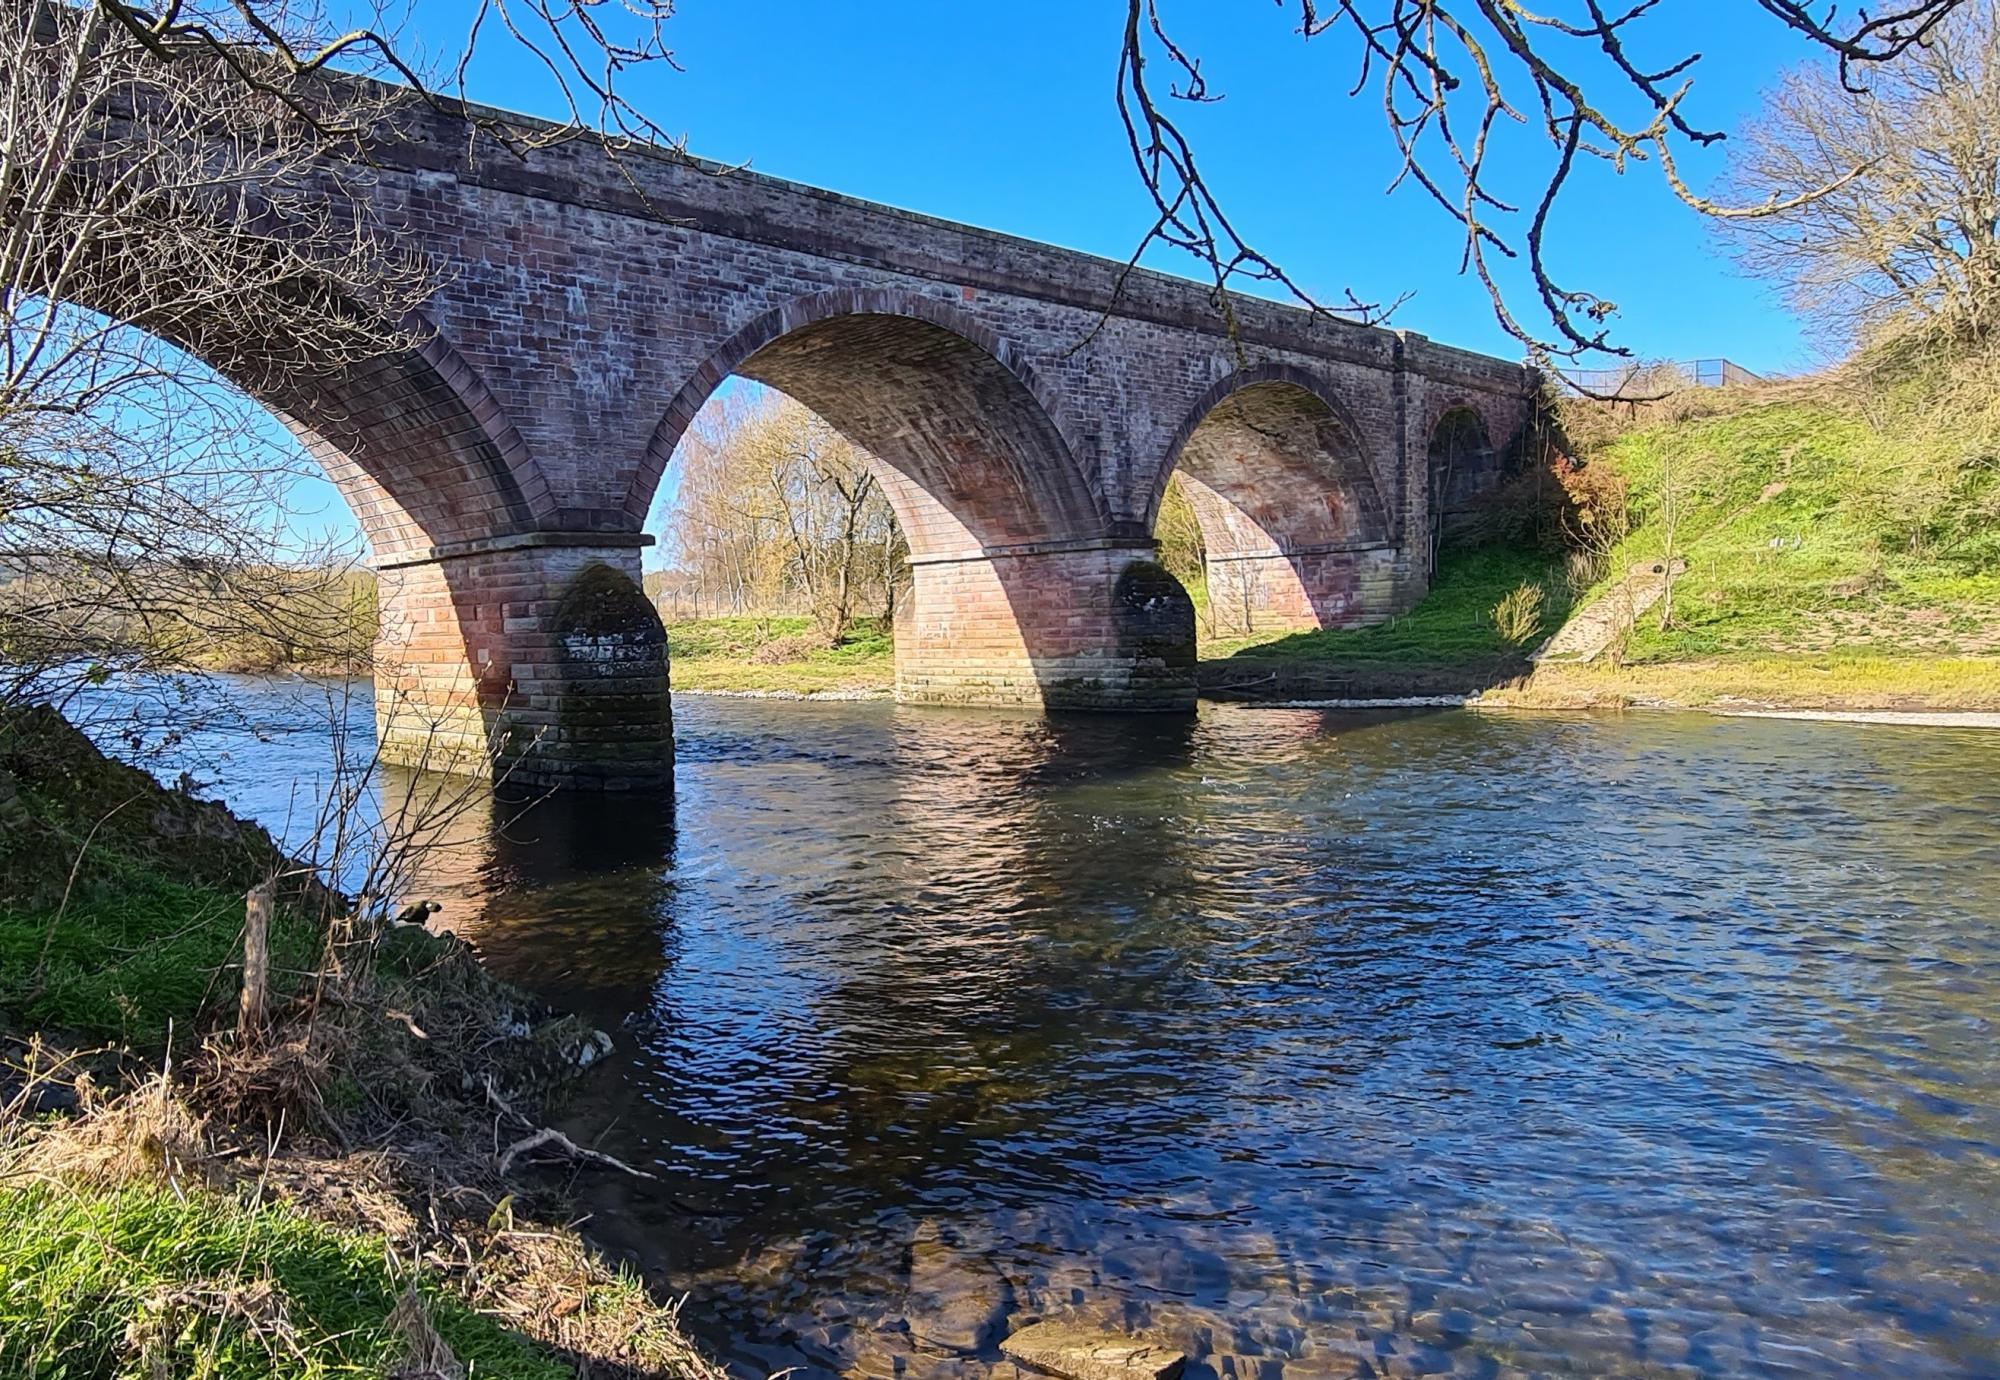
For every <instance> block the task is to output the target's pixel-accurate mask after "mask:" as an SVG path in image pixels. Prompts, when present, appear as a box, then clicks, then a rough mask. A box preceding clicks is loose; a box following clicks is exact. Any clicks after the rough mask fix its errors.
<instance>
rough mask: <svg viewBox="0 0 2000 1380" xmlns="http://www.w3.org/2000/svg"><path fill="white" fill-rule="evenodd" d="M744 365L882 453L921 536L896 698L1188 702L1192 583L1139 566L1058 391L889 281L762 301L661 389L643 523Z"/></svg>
mask: <svg viewBox="0 0 2000 1380" xmlns="http://www.w3.org/2000/svg"><path fill="white" fill-rule="evenodd" d="M732 374H735V375H738V376H741V377H744V378H749V379H753V380H756V381H757V382H760V383H764V384H768V385H770V386H771V387H774V388H776V389H778V390H780V391H781V392H784V393H786V394H788V395H789V396H791V397H792V398H794V399H796V400H797V401H798V402H800V403H802V404H804V405H805V406H806V407H808V408H811V409H812V410H813V411H814V412H817V413H818V414H819V415H820V416H822V417H824V418H825V419H826V420H827V421H828V422H829V423H830V424H831V425H832V426H833V427H834V428H835V429H837V430H838V431H840V432H841V433H842V434H843V435H845V436H846V437H847V438H848V439H849V440H850V441H852V442H853V443H854V444H855V445H856V446H857V447H859V448H860V449H861V450H862V451H864V452H866V453H867V454H868V455H869V456H871V457H872V458H873V460H874V462H875V463H876V465H877V466H878V467H879V468H878V473H879V474H880V476H881V478H882V481H883V488H884V490H885V492H886V494H887V496H888V498H889V501H890V504H891V506H892V507H893V508H894V509H895V512H896V517H897V520H898V522H899V523H900V524H901V525H902V529H903V534H904V537H905V538H906V539H907V541H908V544H909V563H910V570H911V588H910V596H909V598H907V599H905V600H900V601H899V602H898V606H897V616H896V630H895V645H896V686H897V694H898V697H899V698H900V699H903V700H906V701H921V702H931V703H953V704H986V705H1038V706H1044V707H1062V708H1102V707H1115V708H1131V709H1148V708H1157V709H1174V710H1185V709H1188V708H1191V707H1192V706H1193V702H1194V682H1193V646H1194V629H1193V613H1192V609H1191V607H1190V606H1189V605H1188V603H1187V598H1186V595H1185V593H1184V592H1183V593H1181V594H1180V598H1179V599H1178V601H1176V600H1174V599H1172V598H1169V597H1167V596H1166V595H1164V594H1162V593H1160V592H1159V591H1157V590H1155V589H1154V588H1153V587H1152V585H1151V584H1148V583H1147V581H1146V580H1145V578H1144V575H1145V573H1146V572H1144V571H1134V570H1133V569H1132V567H1133V566H1134V565H1135V564H1138V565H1144V564H1145V563H1146V558H1147V557H1149V556H1150V554H1151V553H1150V543H1149V542H1147V541H1145V540H1144V539H1143V538H1140V537H1136V536H1133V535H1130V534H1120V533H1118V532H1117V531H1116V530H1115V529H1114V526H1113V524H1112V522H1111V520H1110V518H1109V505H1108V500H1107V499H1106V497H1105V496H1104V495H1103V494H1102V493H1101V492H1100V490H1099V487H1098V486H1097V485H1096V484H1095V483H1093V482H1092V478H1091V476H1090V474H1089V473H1088V472H1087V470H1086V469H1085V467H1084V465H1083V464H1082V463H1080V461H1079V458H1078V450H1077V448H1076V446H1075V445H1074V444H1073V443H1072V439H1071V438H1072V437H1073V436H1074V435H1075V434H1076V433H1075V431H1074V428H1073V427H1070V426H1068V425H1067V424H1066V422H1065V420H1064V417H1065V414H1064V411H1063V409H1062V407H1061V405H1060V403H1059V402H1058V400H1057V398H1056V396H1055V394H1054V393H1052V392H1051V391H1050V390H1049V389H1047V388H1045V387H1044V386H1043V384H1042V382H1041V380H1039V379H1038V378H1037V377H1036V374H1035V372H1034V370H1033V369H1032V368H1030V367H1029V366H1028V365H1027V363H1026V362H1025V361H1024V360H1023V359H1022V358H1021V357H1020V355H1019V354H1018V352H1016V351H1015V350H1014V349H1013V348H1011V347H1010V346H1009V345H1008V343H1007V342H1006V341H1004V340H1002V339H1000V338H999V337H998V336H997V335H995V334H994V333H993V332H992V331H991V330H990V329H988V328H987V327H985V326H983V325H982V324H981V323H979V322H978V321H976V320H974V319H972V318H971V317H969V316H968V315H967V314H966V313H965V312H963V311H961V310H960V309H958V308H957V307H954V306H952V305H950V304H948V303H945V302H942V301H939V300H938V299H936V298H934V297H927V296H924V295H922V294H917V293H909V292H901V291H892V290H887V289H853V288H844V289H839V290H836V291H832V292H825V293H820V294H817V295H815V296H811V297H805V298H800V299H798V300H796V301H793V302H791V303H788V304H786V305H785V306H783V307H780V308H778V309H777V310H775V311H770V312H766V313H764V314H763V315H762V316H760V317H758V318H757V319H756V320H754V321H752V322H750V323H749V324H748V325H745V326H743V327H742V328H741V329H739V330H738V331H737V332H736V333H735V334H734V335H732V336H731V337H730V338H729V339H728V340H727V341H725V342H723V343H722V344H721V345H720V346H718V347H716V349H715V350H714V351H713V352H712V353H711V354H710V356H709V358H708V359H707V360H706V361H705V362H704V363H703V364H702V365H701V366H700V367H699V368H697V369H696V371H695V372H694V375H693V376H692V377H691V378H689V379H688V381H687V382H686V383H685V384H684V385H683V386H682V388H681V390H680V392H679V393H678V394H677V395H676V396H675V398H674V399H673V401H672V402H671V403H670V404H669V406H668V408H667V412H666V415H665V416H664V418H663V419H662V420H661V422H660V423H659V425H658V426H657V427H656V428H655V430H654V433H653V436H652V438H651V441H650V442H649V444H648V446H647V451H646V461H645V464H644V466H643V467H642V470H641V473H640V474H639V476H638V478H637V479H636V481H635V482H634V484H633V486H632V488H631V490H630V491H629V492H628V494H627V497H626V501H625V509H624V511H625V514H626V516H627V517H628V518H629V519H631V520H633V521H635V522H636V521H638V520H642V519H643V515H644V514H645V512H646V510H647V508H648V506H649V505H650V502H651V498H652V494H653V490H654V488H655V487H656V485H657V483H658V481H659V479H660V477H661V475H662V474H663V473H664V472H665V468H666V465H667V464H668V462H669V458H670V457H671V455H672V453H673V450H674V447H675V445H676V444H678V442H679V440H680V438H681V437H682V435H683V434H685V432H686V430H687V428H688V426H689V425H690V424H692V422H693V420H694V418H695V415H696V413H697V412H698V411H699V409H700V408H701V406H702V405H703V404H704V403H705V402H706V401H707V400H708V398H709V397H710V396H711V395H712V394H713V393H714V392H715V390H716V389H717V388H718V387H720V386H721V384H722V382H723V381H724V380H725V379H726V378H728V377H729V376H730V375H732ZM1168 583H1171V579H1170V578H1169V580H1168ZM1175 589H1176V590H1178V586H1176V587H1175Z"/></svg>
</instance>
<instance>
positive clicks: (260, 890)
mask: <svg viewBox="0 0 2000 1380" xmlns="http://www.w3.org/2000/svg"><path fill="white" fill-rule="evenodd" d="M244 900H245V905H244V913H243V1008H242V1010H241V1012H240V1013H239V1014H238V1016H237V1021H236V1035H237V1038H238V1039H240V1040H242V1041H243V1042H244V1043H246V1044H257V1043H259V1042H260V1041H262V1039H263V1038H264V1001H265V989H266V986H267V985H268V983H269V981H270V977H271V887H270V884H269V883H266V884H265V885H263V886H259V887H252V888H251V889H250V894H249V895H248V896H247V897H245V898H244Z"/></svg>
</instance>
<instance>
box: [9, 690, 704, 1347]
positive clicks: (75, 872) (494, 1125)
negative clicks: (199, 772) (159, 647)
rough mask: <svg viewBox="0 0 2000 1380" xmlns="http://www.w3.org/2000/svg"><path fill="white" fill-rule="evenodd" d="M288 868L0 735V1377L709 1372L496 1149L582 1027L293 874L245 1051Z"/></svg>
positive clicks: (464, 957)
mask: <svg viewBox="0 0 2000 1380" xmlns="http://www.w3.org/2000/svg"><path fill="white" fill-rule="evenodd" d="M288 866H289V864H288V862H287V860H286V859H284V858H283V856H282V855H281V854H280V853H279V851H278V850H277V849H276V847H275V846H274V845H273V844H272V842H271V840H270V838H269V837H268V836H267V835H266V834H265V833H264V832H263V831H262V830H261V829H258V828H256V827H255V826H252V825H248V824H245V823H243V822H242V821H239V820H237V819H236V818H235V817H234V816H232V815H231V814H230V813H229V812H228V811H227V810H226V809H224V808H223V807H221V806H220V805H217V804H214V803H212V802H205V801H201V800H198V799H195V798H193V797H191V796H189V795H187V794H185V793H184V792H181V791H176V790H168V789H164V788H162V787H161V786H159V785H158V784H157V783H156V782H154V781H153V780H152V779H151V778H150V777H148V776H146V775H145V774H144V773H142V772H138V771H135V770H133V769H131V768H128V767H123V766H120V765H118V764H115V763H111V762H108V761H106V760H105V759H104V758H102V757H101V756H100V755H98V754H97V752H96V751H95V749H94V748H92V747H91V746H90V745H89V744H88V743H87V742H86V741H84V740H83V738H82V736H81V735H80V734H77V733H76V732H75V731H74V730H72V729H70V728H69V727H68V726H67V725H64V724H62V723H61V721H60V720H58V719H56V718H55V717H54V716H53V715H52V714H46V713H42V712H35V713H31V714H27V715H21V716H16V717H15V718H14V719H13V720H12V721H10V722H9V723H8V725H7V726H6V730H5V732H4V734H0V1281H4V1287H0V1372H4V1373H6V1374H8V1375H21V1376H27V1377H43V1376H47V1377H51V1378H53V1377H58V1376H64V1377H67V1376H75V1375H154V1374H158V1375H213V1376H231V1377H236V1376H242V1377H274V1378H275V1377H287V1378H289V1377H321V1376H332V1375H336V1374H371V1375H380V1374H396V1373H404V1374H425V1375H431V1374H438V1375H443V1374H464V1373H468V1372H469V1373H470V1374H473V1375H478V1376H489V1377H498V1378H500V1380H512V1378H513V1377H521V1378H522V1380H530V1378H532V1380H543V1378H544V1377H546V1380H557V1377H564V1376H572V1375H575V1374H576V1373H577V1372H578V1366H579V1364H582V1365H585V1366H589V1367H594V1369H593V1370H592V1371H591V1373H593V1374H598V1375H655V1376H667V1377H708V1376H712V1375H714V1374H715V1372H714V1371H713V1370H712V1369H711V1368H710V1367H709V1366H708V1365H707V1363H706V1362H704V1361H702V1360H701V1359H700V1357H699V1356H698V1355H697V1354H696V1353H695V1351H694V1349H693V1348H692V1347H691V1346H690V1345H689V1344H688V1343H687V1342H686V1340H685V1339H684V1338H683V1337H682V1335H681V1334H680V1332H679V1330H678V1327H677V1325H676V1322H675V1318H674V1314H673V1311H672V1309H670V1308H665V1307H661V1306H659V1305H657V1304H655V1303H654V1302H653V1301H652V1300H651V1299H650V1298H649V1297H648V1296H647V1294H646V1292H645V1290H644V1289H643V1288H642V1287H641V1286H640V1285H639V1284H638V1283H636V1282H635V1281H633V1280H630V1279H628V1278H624V1277H622V1276H619V1275H618V1274H616V1273H615V1272H613V1271H612V1270H610V1269H609V1268H608V1267H606V1266H605V1265H604V1264H603V1263H602V1262H601V1261H599V1260H598V1259H597V1257H596V1256H595V1255H594V1254H592V1252H591V1251H590V1250H589V1248H588V1247H587V1246H586V1245H585V1244H584V1243H583V1242H582V1241H581V1240H580V1239H579V1238H578V1237H576V1236H575V1234H574V1233H573V1232H571V1231H570V1230H569V1229H568V1228H567V1227H566V1226H565V1225H564V1223H565V1221H566V1220H567V1219H566V1216H565V1214H564V1212H563V1210H562V1206H561V1204H560V1202H559V1201H557V1200H556V1199H554V1198H552V1197H550V1196H548V1195H547V1194H546V1193H545V1192H544V1191H543V1190H542V1189H541V1187H540V1186H539V1185H538V1184H537V1183H536V1182H535V1181H534V1180H533V1179H532V1178H530V1179H528V1180H526V1181H520V1180H519V1170H518V1169H516V1170H515V1171H514V1174H515V1177H514V1178H513V1179H510V1178H509V1177H508V1175H507V1173H506V1172H505V1167H504V1166H502V1165H501V1164H500V1163H498V1162H497V1160H496V1157H495V1155H494V1153H493V1151H492V1149H491V1147H493V1146H495V1144H496V1138H497V1143H498V1144H500V1145H505V1144H507V1143H508V1142H510V1141H515V1140H517V1139H518V1138H521V1137H524V1136H527V1135H529V1134H532V1132H533V1130H534V1129H535V1107H536V1105H537V1103H538V1102H539V1101H540V1100H542V1099H543V1098H544V1097H546V1096H549V1095H553V1093H554V1092H555V1091H556V1090H557V1089H558V1088H559V1086H560V1083H561V1082H562V1081H563V1080H564V1079H565V1078H566V1077H567V1076H568V1075H570V1074H572V1073H573V1072H574V1069H575V1067H576V1066H577V1064H578V1063H579V1062H580V1061H581V1058H582V1051H583V1050H585V1049H586V1048H588V1049H590V1050H592V1051H593V1052H594V1051H595V1049H596V1048H597V1042H596V1037H595V1036H594V1035H593V1034H592V1032H589V1031H588V1030H586V1029H584V1028H583V1027H581V1026H580V1025H579V1024H578V1023H576V1022H575V1021H573V1020H568V1019H565V1018H562V1017H559V1016H556V1015H554V1014H553V1013H548V1012H545V1011H541V1010H539V1009H538V1008H537V1007H536V1006H535V1004H534V1003H533V1002H532V1001H530V1000H529V999H528V998H526V997H525V996H524V995H522V994H521V993H519V992H515V991H513V990H511V989H508V988H506V987H504V986H502V985H501V984H499V983H497V982H495V981H493V980H492V979H491V978H490V977H488V976H487V975H486V974H485V972H484V970H483V969H481V968H480V966H479V964H478V962H477V961H476V959H475V958H474V957H473V956H472V955H471V954H470V953H469V952H468V951H467V950H466V949H465V947H464V946H463V945H462V944H460V943H458V942H457V941H456V940H453V939H451V938H449V937H448V936H443V937H440V936H434V935H431V934H429V933H428V932H426V931H424V930H422V929H420V928H416V927H389V928H386V929H385V928H381V927H379V926H378V925H377V924H375V923H373V922H368V921H366V920H360V919H356V918H353V917H343V916H341V915H340V914H339V913H338V910H337V909H336V910H334V911H332V912H331V913H330V911H329V906H330V905H331V903H333V902H334V901H335V899H336V898H333V897H332V896H331V895H330V894H329V893H327V892H325V891H324V890H323V889H322V888H319V887H318V886H317V884H316V883H315V882H313V881H312V880H311V879H310V878H307V877H302V876H296V875H295V877H294V878H293V880H292V881H291V882H290V883H289V884H286V883H281V890H280V892H279V897H280V900H279V905H278V907H277V911H276V917H275V923H274V927H273V930H272V943H271V966H270V976H271V991H272V995H271V1014H270V1017H269V1020H268V1023H267V1024H266V1026H265V1027H264V1028H263V1029H262V1031H261V1033H260V1034H259V1035H258V1037H257V1038H255V1039H248V1040H246V1039H240V1038H238V1036H237V1034H236V1032H235V1030H234V1025H235V1010H236V1006H237V1000H238V998H237V993H238V989H239V987H240V985H241V980H242V969H243V928H244V913H245V912H244V901H243V890H244V888H245V887H248V886H251V885H254V884H258V883H261V882H263V881H264V880H266V879H267V878H269V877H270V876H271V875H272V874H273V872H274V871H278V870H283V869H286V868H287V867H288ZM526 1159H527V1155H526V1153H525V1152H524V1154H523V1156H522V1162H523V1163H525V1162H526ZM419 1261H421V1262H424V1263H423V1264H421V1265H419V1264H417V1263H415V1262H419Z"/></svg>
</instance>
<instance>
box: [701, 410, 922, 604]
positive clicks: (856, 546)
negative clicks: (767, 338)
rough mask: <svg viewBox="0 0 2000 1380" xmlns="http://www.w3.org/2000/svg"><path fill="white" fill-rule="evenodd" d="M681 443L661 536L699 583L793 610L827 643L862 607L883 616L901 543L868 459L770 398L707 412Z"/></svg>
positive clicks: (812, 419)
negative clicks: (807, 619) (672, 496)
mask: <svg viewBox="0 0 2000 1380" xmlns="http://www.w3.org/2000/svg"><path fill="white" fill-rule="evenodd" d="M691 442H692V443H691V444H690V445H689V446H687V447H686V448H685V449H684V450H683V452H682V455H681V457H680V460H679V461H678V463H679V464H680V465H681V477H680V484H679V487H678V489H677V491H676V494H675V500H674V509H673V514H672V517H671V519H670V532H669V536H670V542H671V548H670V549H671V551H672V553H673V556H674V559H675V561H676V562H677V564H678V565H679V566H680V568H681V569H682V570H684V571H687V572H689V573H690V574H692V575H693V576H694V577H695V579H696V583H697V585H698V586H699V587H704V588H711V589H712V588H718V587H721V588H727V589H733V590H735V591H737V592H738V593H739V594H740V596H741V600H742V602H741V603H740V604H739V605H738V607H739V608H740V609H742V610H743V611H748V612H760V613H769V612H781V611H786V610H790V609H803V610H804V611H806V612H808V613H810V614H811V615H812V617H813V620H814V622H815V623H817V624H818V626H819V630H820V633H821V635H822V636H824V637H825V638H826V639H827V640H828V641H830V642H838V641H840V640H841V638H843V637H844V636H846V634H847V631H848V628H849V625H850V624H851V623H852V622H853V621H854V619H855V618H856V617H858V616H859V614H860V610H862V609H863V608H867V607H876V608H881V609H883V610H884V612H885V614H886V615H887V616H889V617H891V618H893V616H894V612H895V605H896V597H897V589H898V587H899V586H900V584H901V583H902V582H903V581H904V580H905V579H906V578H907V571H906V564H905V563H906V560H907V547H906V546H905V543H904V540H903V536H902V531H901V529H900V528H899V527H898V526H897V523H896V518H895V512H894V510H893V509H892V508H891V506H890V504H889V499H888V495H887V493H886V492H885V491H884V489H883V486H882V482H881V480H880V479H879V478H878V475H877V469H876V467H877V465H878V464H879V462H878V461H876V460H875V459H874V458H873V457H871V456H869V455H868V454H866V453H865V452H863V451H862V450H860V449H858V448H857V447H856V446H855V445H854V444H853V443H852V442H850V441H848V440H847V439H846V438H845V437H844V436H842V435H841V434H840V433H839V432H837V431H835V430H834V429H833V428H832V427H831V426H829V425H828V424H827V423H826V422H825V421H824V420H823V419H821V418H820V417H819V416H818V415H817V414H815V413H813V412H810V411H808V410H807V409H806V408H804V407H802V406H800V405H799V404H798V403H795V402H793V401H791V400H790V399H789V398H784V397H782V396H777V397H770V398H766V399H762V400H758V401H750V402H742V401H739V402H737V403H735V404H734V405H731V406H725V407H723V408H720V409H715V410H712V411H711V412H709V413H708V414H707V416H706V418H705V419H704V421H703V422H702V423H699V424H698V428H697V434H696V435H695V436H694V437H693V438H691Z"/></svg>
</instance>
